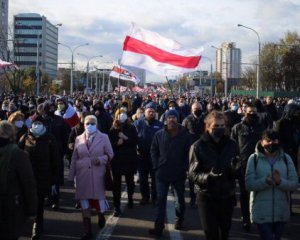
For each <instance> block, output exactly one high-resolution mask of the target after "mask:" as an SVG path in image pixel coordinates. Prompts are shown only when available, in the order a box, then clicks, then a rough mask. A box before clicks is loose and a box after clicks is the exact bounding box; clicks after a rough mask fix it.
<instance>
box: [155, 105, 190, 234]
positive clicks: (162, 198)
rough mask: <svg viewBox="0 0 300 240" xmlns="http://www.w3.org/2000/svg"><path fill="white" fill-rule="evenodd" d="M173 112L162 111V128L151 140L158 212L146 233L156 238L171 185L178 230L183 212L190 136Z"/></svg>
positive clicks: (159, 231)
mask: <svg viewBox="0 0 300 240" xmlns="http://www.w3.org/2000/svg"><path fill="white" fill-rule="evenodd" d="M178 119H179V114H178V112H177V111H176V110H173V109H172V110H169V111H168V112H166V126H165V128H164V129H161V130H160V131H158V132H157V133H156V134H155V136H154V138H153V141H152V145H151V158H152V164H153V169H154V171H155V179H156V187H157V197H158V213H157V217H156V220H155V225H154V228H153V229H150V230H149V233H150V234H152V235H155V236H156V237H159V236H161V235H162V231H163V229H164V222H165V216H166V205H167V195H168V191H169V187H170V186H172V187H173V188H174V191H175V196H176V211H175V214H176V218H177V219H176V222H175V226H174V228H175V229H177V230H179V229H182V224H183V220H184V212H185V201H184V189H185V180H186V172H187V170H188V163H189V159H188V155H189V149H190V145H191V144H190V143H191V137H190V134H189V133H188V132H187V131H186V129H185V128H184V127H182V126H181V125H180V124H178Z"/></svg>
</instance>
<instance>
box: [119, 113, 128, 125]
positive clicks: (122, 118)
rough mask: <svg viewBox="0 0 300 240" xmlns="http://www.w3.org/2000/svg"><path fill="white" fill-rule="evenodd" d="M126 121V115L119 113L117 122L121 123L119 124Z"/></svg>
mask: <svg viewBox="0 0 300 240" xmlns="http://www.w3.org/2000/svg"><path fill="white" fill-rule="evenodd" d="M126 120H127V114H126V113H121V114H120V115H119V121H120V122H121V123H123V122H125V121H126Z"/></svg>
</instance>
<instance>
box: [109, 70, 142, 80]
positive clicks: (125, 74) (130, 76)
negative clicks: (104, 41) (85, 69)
mask: <svg viewBox="0 0 300 240" xmlns="http://www.w3.org/2000/svg"><path fill="white" fill-rule="evenodd" d="M109 76H111V77H115V78H120V79H122V80H126V81H131V82H134V83H135V84H138V83H139V82H140V79H139V78H138V77H137V76H136V75H135V74H134V73H132V72H130V71H129V70H128V69H126V68H124V67H121V66H114V67H113V68H112V70H111V72H110V74H109Z"/></svg>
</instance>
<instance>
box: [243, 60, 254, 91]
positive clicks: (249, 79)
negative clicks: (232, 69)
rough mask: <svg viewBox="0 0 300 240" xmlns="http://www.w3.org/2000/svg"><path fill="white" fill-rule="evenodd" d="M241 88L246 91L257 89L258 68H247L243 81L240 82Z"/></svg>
mask: <svg viewBox="0 0 300 240" xmlns="http://www.w3.org/2000/svg"><path fill="white" fill-rule="evenodd" d="M240 86H241V88H243V89H245V90H251V89H256V67H255V66H251V67H249V66H247V67H246V68H245V70H244V71H243V73H242V80H241V82H240Z"/></svg>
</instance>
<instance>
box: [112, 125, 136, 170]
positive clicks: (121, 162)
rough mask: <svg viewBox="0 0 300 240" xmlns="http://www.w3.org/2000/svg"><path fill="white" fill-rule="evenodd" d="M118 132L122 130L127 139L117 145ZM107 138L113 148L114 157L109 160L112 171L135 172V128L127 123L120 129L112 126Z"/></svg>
mask: <svg viewBox="0 0 300 240" xmlns="http://www.w3.org/2000/svg"><path fill="white" fill-rule="evenodd" d="M120 132H123V134H125V135H126V136H127V137H128V139H127V140H124V143H123V144H122V145H120V146H118V145H117V142H118V140H119V133H120ZM109 139H110V142H111V144H112V147H113V150H114V158H113V159H112V161H111V168H112V171H113V172H116V173H119V174H127V173H135V172H136V170H137V153H136V147H137V142H138V138H137V132H136V128H135V127H134V126H133V125H131V124H129V123H126V124H125V125H124V126H123V128H122V130H121V129H120V128H114V127H113V128H111V130H110V132H109Z"/></svg>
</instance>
